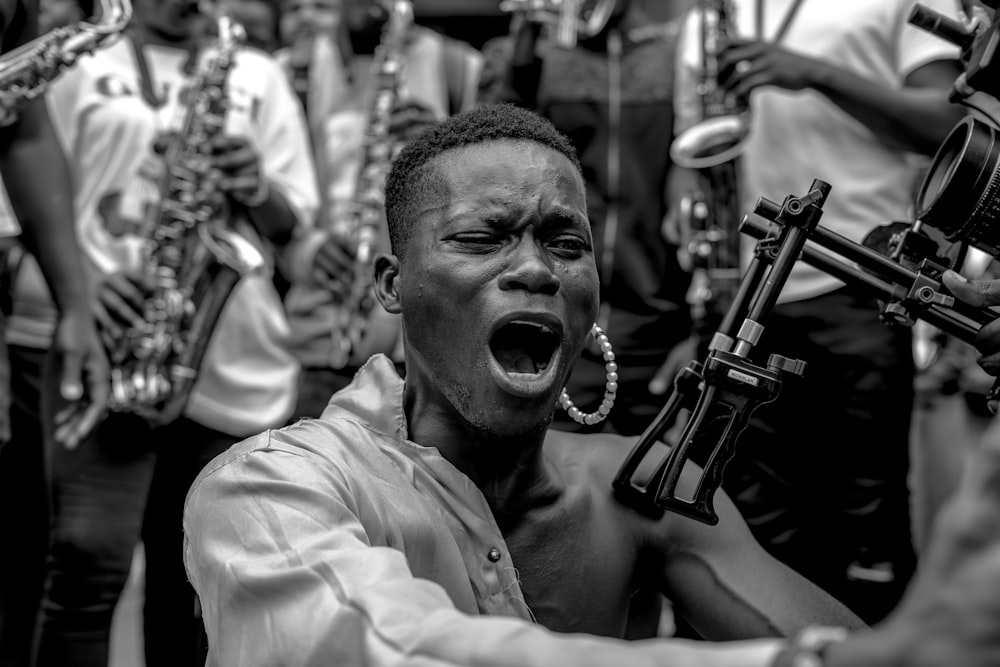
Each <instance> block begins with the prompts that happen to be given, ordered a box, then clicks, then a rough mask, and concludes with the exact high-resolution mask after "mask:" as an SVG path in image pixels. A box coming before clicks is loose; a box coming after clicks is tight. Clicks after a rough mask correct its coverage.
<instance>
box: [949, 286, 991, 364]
mask: <svg viewBox="0 0 1000 667" xmlns="http://www.w3.org/2000/svg"><path fill="white" fill-rule="evenodd" d="M943 282H944V285H945V287H947V288H948V290H949V291H950V292H951V293H952V294H954V295H955V297H956V298H958V299H961V300H962V301H964V302H965V303H968V304H971V305H973V306H979V307H988V306H996V305H1000V279H993V280H968V279H966V278H965V277H963V276H962V275H960V274H958V273H955V272H954V271H945V273H944V276H943ZM998 315H1000V313H998ZM975 346H976V349H977V350H979V353H980V354H981V355H982V356H981V357H980V358H979V360H978V363H979V365H980V366H981V367H982V369H983V370H984V371H986V372H987V373H989V374H990V375H992V376H994V377H1000V319H997V320H994V321H992V322H990V323H989V324H987V325H986V326H984V327H983V328H981V329H980V330H979V333H978V334H977V335H976V340H975Z"/></svg>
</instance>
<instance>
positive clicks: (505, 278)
mask: <svg viewBox="0 0 1000 667" xmlns="http://www.w3.org/2000/svg"><path fill="white" fill-rule="evenodd" d="M559 286H560V281H559V276H557V275H556V274H555V271H554V270H553V268H552V259H551V258H550V257H549V256H548V254H547V253H546V252H545V250H544V249H543V248H541V247H539V245H538V244H537V243H533V242H529V241H525V242H522V243H521V244H520V245H519V247H518V249H517V251H516V252H515V255H514V258H513V259H512V261H511V263H510V266H508V267H507V270H506V271H504V273H503V275H501V276H500V289H505V290H513V289H521V290H525V291H528V292H541V293H542V294H548V295H553V294H555V293H556V292H558V291H559Z"/></svg>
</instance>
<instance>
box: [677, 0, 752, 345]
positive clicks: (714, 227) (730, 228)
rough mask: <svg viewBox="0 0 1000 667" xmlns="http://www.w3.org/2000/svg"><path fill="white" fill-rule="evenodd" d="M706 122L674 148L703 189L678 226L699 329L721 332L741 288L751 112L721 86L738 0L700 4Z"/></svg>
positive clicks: (689, 200) (684, 208)
mask: <svg viewBox="0 0 1000 667" xmlns="http://www.w3.org/2000/svg"><path fill="white" fill-rule="evenodd" d="M698 11H700V13H701V54H702V74H701V80H700V82H699V83H698V89H697V91H698V94H699V96H700V98H701V101H702V119H701V121H700V122H698V123H697V124H696V125H694V126H693V127H691V128H690V129H688V130H687V131H685V132H682V133H681V134H680V135H679V136H678V137H677V138H676V139H675V140H674V142H673V143H672V144H671V146H670V156H671V158H672V159H673V161H674V163H676V164H677V165H679V166H681V167H685V168H688V169H692V170H694V171H696V172H697V183H698V185H697V187H696V188H695V190H694V192H692V193H690V194H688V195H687V196H685V197H684V199H683V200H682V201H681V203H680V219H679V224H680V226H681V228H682V230H683V236H684V237H686V238H687V240H688V247H687V250H688V252H689V255H690V257H691V259H692V265H693V266H692V269H693V270H692V281H691V288H690V290H689V292H688V301H689V302H690V304H691V306H692V314H693V316H694V319H695V323H696V327H697V329H699V330H700V331H701V332H702V333H708V332H711V331H715V330H716V328H717V327H718V324H719V321H720V320H721V319H722V316H723V315H724V314H725V312H726V311H727V310H728V308H729V305H730V304H731V303H732V301H733V299H734V298H735V296H736V292H737V290H738V289H739V284H740V279H741V273H740V233H739V225H740V220H741V218H742V213H741V210H742V201H741V197H740V187H739V186H740V178H739V172H740V164H739V158H740V154H741V152H742V150H743V146H744V144H745V141H746V138H747V135H748V127H749V125H748V121H749V109H748V107H747V106H746V101H745V100H738V99H736V97H735V96H734V95H731V94H729V93H727V92H726V91H725V90H723V89H722V88H721V87H720V86H719V82H718V75H719V63H718V54H719V53H720V52H721V50H722V49H723V48H725V46H726V45H727V44H728V43H729V41H730V40H731V39H732V35H733V32H734V31H735V25H734V23H733V21H734V14H733V11H734V8H733V5H732V0H701V3H700V6H699V10H698Z"/></svg>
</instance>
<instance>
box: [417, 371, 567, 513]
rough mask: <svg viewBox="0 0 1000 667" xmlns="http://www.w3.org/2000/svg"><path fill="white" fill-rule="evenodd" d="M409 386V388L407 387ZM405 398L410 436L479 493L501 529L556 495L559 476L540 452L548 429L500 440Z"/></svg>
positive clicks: (543, 426) (437, 410) (418, 400)
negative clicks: (439, 455) (435, 451)
mask: <svg viewBox="0 0 1000 667" xmlns="http://www.w3.org/2000/svg"><path fill="white" fill-rule="evenodd" d="M408 387H409V385H408ZM407 393H408V394H410V395H409V396H408V397H407V398H405V399H404V404H405V405H406V418H407V428H408V431H409V432H408V437H409V439H410V440H411V441H413V442H415V443H417V444H420V445H425V446H433V447H434V448H436V449H437V450H438V451H439V452H440V453H441V455H442V456H443V457H444V458H445V459H446V460H447V461H448V462H449V463H451V464H452V465H453V466H455V467H456V468H457V469H458V470H459V471H461V472H462V473H464V474H465V475H466V477H468V478H469V479H470V480H471V481H472V482H473V483H474V484H475V485H476V486H477V487H478V488H479V490H480V491H481V492H482V493H483V496H484V497H485V498H486V501H487V502H488V503H489V505H490V509H492V510H493V513H494V516H495V517H496V520H497V523H498V524H499V525H500V528H501V529H503V528H504V524H505V523H508V522H516V521H517V519H518V518H519V517H521V516H523V515H524V514H525V513H526V512H528V511H530V510H532V509H535V508H537V507H539V506H543V505H548V504H551V503H552V502H554V501H555V499H556V498H558V496H559V484H558V475H557V471H553V470H552V469H551V468H550V466H548V465H547V464H546V460H545V457H544V454H543V451H542V445H543V443H544V440H545V434H546V432H547V431H548V428H547V425H546V424H542V425H539V426H538V427H537V428H536V429H534V430H532V431H530V432H527V433H522V434H519V435H516V436H500V435H496V434H491V433H487V432H485V431H483V430H482V429H479V428H476V427H475V426H473V425H471V424H469V423H468V422H466V421H465V420H463V419H462V418H461V417H459V416H458V415H456V414H454V413H453V412H451V411H448V412H447V413H446V412H445V411H442V410H441V409H440V408H438V407H433V408H432V407H427V406H422V405H421V403H422V402H421V400H420V398H419V397H417V396H414V395H413V394H415V393H417V392H412V393H411V392H409V391H408V392H407Z"/></svg>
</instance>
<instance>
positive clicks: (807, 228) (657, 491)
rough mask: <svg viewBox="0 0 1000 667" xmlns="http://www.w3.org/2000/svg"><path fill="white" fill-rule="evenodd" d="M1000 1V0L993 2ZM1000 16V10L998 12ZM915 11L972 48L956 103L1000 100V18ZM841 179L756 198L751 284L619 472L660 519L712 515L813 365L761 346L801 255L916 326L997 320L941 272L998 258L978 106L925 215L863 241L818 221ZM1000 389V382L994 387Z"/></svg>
mask: <svg viewBox="0 0 1000 667" xmlns="http://www.w3.org/2000/svg"><path fill="white" fill-rule="evenodd" d="M984 4H986V5H988V6H989V7H990V8H992V9H994V10H995V9H997V8H998V7H1000V0H996V1H995V2H984ZM998 13H1000V12H998ZM910 22H911V23H913V24H914V25H917V26H919V27H921V28H924V29H926V30H928V31H930V32H932V33H934V34H937V35H939V36H940V37H942V38H944V39H946V40H948V41H951V42H953V43H954V44H956V45H958V46H959V47H960V48H961V49H962V60H963V63H964V65H965V68H964V70H965V71H964V72H963V74H962V75H961V76H960V77H959V79H958V80H956V82H955V85H954V86H953V89H952V92H951V99H952V100H953V101H957V100H961V99H963V98H965V97H968V96H969V95H971V94H972V93H974V92H976V91H979V92H982V93H984V94H986V95H989V96H991V97H994V98H1000V76H998V74H1000V72H998V71H997V68H998V67H1000V64H998V63H997V62H996V57H997V50H998V48H1000V21H998V20H997V19H996V18H989V17H987V16H986V15H985V13H983V14H980V15H978V16H977V18H975V19H974V20H973V21H971V22H970V24H969V25H966V24H963V23H960V22H958V21H955V20H954V19H950V18H948V17H945V16H943V15H941V14H939V13H937V12H934V11H933V10H930V9H927V8H925V7H923V6H921V5H918V6H917V7H916V8H915V9H914V11H913V13H912V15H911V17H910ZM830 191H831V186H830V185H829V184H828V183H825V182H823V181H819V180H816V181H813V183H812V185H811V186H810V188H809V190H808V192H806V193H805V194H804V195H802V196H793V195H789V196H788V197H786V198H785V200H784V202H783V203H781V204H777V203H776V202H773V201H770V200H768V199H765V198H761V199H759V200H758V201H757V204H756V206H755V207H754V211H753V213H754V214H756V216H757V217H756V218H755V217H753V216H747V217H745V218H744V220H743V223H742V225H741V229H740V231H741V232H742V233H744V234H747V235H749V236H751V237H752V238H755V239H757V246H756V251H755V253H754V257H753V259H752V261H751V263H750V265H749V267H748V268H747V270H746V273H745V274H744V277H743V280H742V282H741V283H740V287H739V291H738V293H737V295H736V298H735V299H734V301H733V303H732V305H731V307H730V309H729V311H728V312H727V314H726V316H725V317H724V319H723V322H722V324H721V325H720V327H719V329H718V331H717V332H716V334H715V335H714V336H713V338H712V341H711V343H710V344H709V348H708V353H707V355H706V356H705V357H704V359H702V360H696V361H692V362H690V363H689V364H688V365H687V366H686V367H685V368H683V369H682V370H681V371H680V372H679V373H678V375H677V377H676V378H675V380H674V389H673V392H672V393H671V394H670V396H669V397H668V400H667V402H666V404H665V405H664V407H663V408H662V410H661V411H660V413H659V414H658V415H657V417H656V419H655V420H654V421H653V422H652V423H651V424H650V425H649V427H647V429H646V431H645V432H644V433H643V434H642V436H641V437H640V438H639V440H638V441H637V442H636V444H635V446H634V447H633V449H632V451H631V453H630V454H629V456H628V458H627V459H626V460H625V463H624V464H623V465H622V467H621V468H620V470H619V471H618V474H617V475H616V477H615V480H614V483H613V488H614V491H615V494H616V496H618V497H619V499H621V500H622V501H623V502H625V503H626V504H629V505H631V506H633V507H634V508H636V509H637V510H639V511H641V512H643V513H645V514H649V515H651V516H659V515H662V513H663V512H664V510H671V511H674V512H677V513H679V514H683V515H685V516H688V517H690V518H693V519H696V520H698V521H702V522H704V523H707V524H710V525H714V524H716V523H717V522H718V520H719V518H718V515H717V514H716V512H715V509H714V506H713V498H714V495H715V492H716V491H717V490H718V489H719V487H720V486H721V485H722V478H723V474H724V472H725V467H726V464H727V463H728V462H729V461H730V460H731V459H732V458H733V456H734V454H735V452H736V441H737V439H738V438H739V436H740V434H741V433H742V432H743V431H744V430H745V429H746V427H747V425H748V423H749V421H750V418H751V416H752V415H753V412H754V410H756V409H757V408H758V407H759V406H761V405H763V404H765V403H768V402H770V401H773V400H774V399H775V398H777V396H778V392H779V391H780V388H781V381H782V376H783V375H785V374H787V373H795V374H802V373H803V372H804V371H805V364H804V363H803V362H802V361H799V360H794V359H788V358H786V357H782V356H780V355H771V356H770V358H769V359H768V361H767V363H766V365H763V366H761V365H758V364H757V363H755V362H754V361H752V360H751V358H750V356H751V353H752V351H753V348H754V346H755V345H756V344H757V342H758V341H759V339H760V336H761V334H762V333H763V331H764V328H765V326H766V324H767V319H768V317H769V316H770V314H771V312H772V310H773V309H774V306H775V304H776V303H777V299H778V295H779V293H780V292H781V290H782V288H783V287H784V285H785V282H786V281H787V279H788V276H789V274H790V273H791V270H792V266H793V265H794V263H795V262H796V261H799V260H802V261H805V262H807V263H809V264H811V265H813V266H815V267H817V268H819V269H821V270H823V271H825V272H827V273H829V274H830V275H832V276H834V277H836V278H839V279H840V280H842V281H843V282H845V283H847V284H849V285H853V286H860V287H862V288H863V289H865V290H867V291H868V292H869V293H870V294H871V295H872V296H874V297H876V298H878V299H879V301H880V302H881V304H882V307H881V312H880V315H881V317H882V319H883V320H884V321H886V322H887V323H894V324H902V325H905V326H912V325H913V324H914V323H915V322H916V321H917V320H924V321H925V322H928V323H929V324H931V325H933V326H935V327H937V328H938V329H940V330H941V331H943V332H945V333H948V334H951V335H953V336H955V337H956V338H958V339H960V340H963V341H965V342H967V343H972V342H973V341H974V340H975V338H976V335H977V334H978V332H979V330H980V329H981V328H982V327H983V326H984V325H986V324H988V323H990V322H992V321H993V320H994V319H996V317H997V313H996V312H994V311H992V310H990V309H988V308H977V307H973V306H969V305H967V304H965V303H962V302H959V301H956V300H955V298H954V297H953V296H951V295H950V294H949V293H948V291H947V289H946V288H945V287H944V285H943V283H942V275H943V274H944V272H945V271H946V270H948V269H956V270H957V269H959V268H960V267H961V264H962V262H963V261H964V259H965V256H966V252H967V250H968V248H970V247H971V248H977V249H979V250H981V251H983V252H985V253H987V254H989V255H991V256H993V257H994V258H1000V225H995V224H994V222H995V221H996V220H997V219H998V218H1000V134H998V130H997V129H996V127H994V126H993V125H991V124H990V123H987V122H985V121H983V120H979V119H977V118H973V117H967V118H965V119H963V120H962V121H961V122H959V123H958V125H956V126H955V127H954V128H953V129H952V131H951V132H950V133H949V134H948V136H947V138H946V139H945V140H944V141H943V142H942V144H941V145H940V147H939V148H938V151H937V153H936V154H935V156H934V159H933V161H932V163H931V166H930V168H929V170H928V172H927V174H926V175H925V178H924V180H923V182H922V184H921V187H920V190H919V193H918V195H917V200H916V202H915V203H916V206H915V212H916V216H915V220H914V221H913V222H911V223H891V224H888V225H883V226H879V227H877V228H876V229H875V230H874V231H873V232H872V233H870V234H869V235H868V237H867V238H866V239H865V242H864V243H862V244H859V243H855V242H853V241H851V240H849V239H847V238H845V237H843V236H840V235H838V234H836V233H834V232H832V231H830V230H827V229H824V228H823V227H821V226H820V225H819V220H820V218H821V216H822V207H823V203H824V202H825V201H826V199H827V197H828V195H829V194H830ZM998 396H1000V381H998V384H995V385H994V387H993V390H991V392H990V395H989V396H988V398H992V399H996V398H997V397H998ZM685 411H686V412H687V413H689V415H690V416H689V417H688V419H687V422H686V423H685V424H684V427H683V429H682V431H681V435H680V436H679V438H678V440H677V442H676V443H674V444H673V445H672V446H671V447H669V451H668V452H667V453H666V454H665V455H664V456H663V457H662V458H661V459H660V460H659V462H658V463H656V464H655V465H652V466H650V465H649V463H648V461H647V459H648V458H650V452H651V451H653V450H654V449H656V448H657V446H658V445H659V446H662V445H661V443H663V442H664V440H665V436H666V434H667V432H668V430H669V429H671V428H673V427H674V426H675V425H676V423H677V420H678V418H679V417H680V416H681V415H682V414H684V413H685ZM692 458H694V460H698V461H700V462H701V463H702V465H703V469H702V472H701V477H700V479H698V480H697V481H696V482H694V486H693V490H691V492H690V493H685V494H683V495H682V494H681V493H680V491H679V488H678V487H679V486H680V485H681V474H682V472H683V471H684V470H685V469H686V467H687V466H688V463H689V461H691V460H692Z"/></svg>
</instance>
